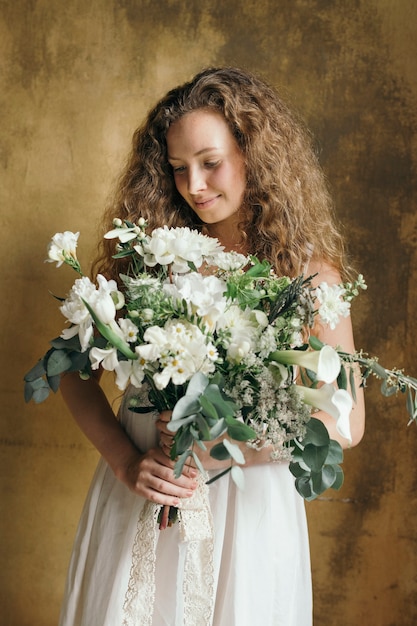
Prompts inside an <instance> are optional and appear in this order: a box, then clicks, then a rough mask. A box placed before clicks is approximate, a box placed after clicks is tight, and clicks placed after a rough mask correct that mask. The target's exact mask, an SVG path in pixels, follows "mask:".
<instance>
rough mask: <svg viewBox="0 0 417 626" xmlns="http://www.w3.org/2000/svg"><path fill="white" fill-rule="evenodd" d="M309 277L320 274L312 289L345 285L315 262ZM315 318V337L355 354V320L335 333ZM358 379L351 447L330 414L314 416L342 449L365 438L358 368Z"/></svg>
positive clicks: (342, 323)
mask: <svg viewBox="0 0 417 626" xmlns="http://www.w3.org/2000/svg"><path fill="white" fill-rule="evenodd" d="M308 274H309V275H314V274H317V276H315V277H314V279H313V281H312V283H313V286H315V287H317V286H318V285H319V284H320V283H322V282H327V283H328V284H329V285H337V284H340V283H341V282H342V279H341V277H340V274H339V272H337V271H336V270H335V269H333V268H331V267H330V266H329V265H327V264H325V263H317V262H312V263H311V264H310V266H309V268H308ZM316 319H317V323H316V325H315V327H314V328H313V330H312V334H313V335H316V336H317V337H318V338H319V339H320V340H321V341H323V343H326V344H328V345H329V346H332V347H333V348H336V347H340V348H342V349H343V350H344V351H345V352H350V353H353V352H355V343H354V339H353V330H352V320H351V318H350V316H349V317H343V318H341V319H340V321H339V323H338V324H337V326H336V328H335V329H334V330H332V329H331V328H330V327H329V326H328V325H327V324H323V323H322V322H321V321H320V319H318V318H316ZM355 380H356V384H355V391H356V402H354V405H353V409H352V412H351V414H350V430H351V435H352V443H351V444H349V442H348V440H347V439H344V438H343V437H342V436H341V435H340V434H339V433H338V431H337V429H336V421H335V420H334V419H333V418H332V417H331V416H330V415H328V414H327V413H325V412H324V411H318V412H317V413H314V417H316V418H318V419H320V420H321V421H322V422H323V423H324V424H325V426H326V428H327V430H328V431H329V435H330V438H331V439H335V440H336V441H338V442H339V443H340V445H341V446H342V448H347V447H351V446H356V445H357V444H358V443H359V442H360V440H361V439H362V437H363V434H364V430H365V400H364V394H363V389H362V387H360V372H359V369H357V375H356V377H355Z"/></svg>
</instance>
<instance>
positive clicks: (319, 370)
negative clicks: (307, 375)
mask: <svg viewBox="0 0 417 626" xmlns="http://www.w3.org/2000/svg"><path fill="white" fill-rule="evenodd" d="M269 358H270V360H271V361H277V362H278V363H285V364H286V365H299V366H301V367H305V368H306V369H309V370H311V371H312V372H316V375H317V380H320V381H323V382H325V383H332V382H333V381H335V380H336V378H337V377H338V375H339V372H340V367H341V365H340V358H339V355H338V354H337V352H336V350H335V349H334V348H332V347H331V346H327V345H326V346H323V347H322V348H321V350H276V351H275V352H273V353H272V354H270V356H269Z"/></svg>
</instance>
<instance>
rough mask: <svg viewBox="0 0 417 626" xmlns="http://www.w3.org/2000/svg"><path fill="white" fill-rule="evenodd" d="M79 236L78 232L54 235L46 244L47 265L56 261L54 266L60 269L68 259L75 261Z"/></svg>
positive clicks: (67, 231)
mask: <svg viewBox="0 0 417 626" xmlns="http://www.w3.org/2000/svg"><path fill="white" fill-rule="evenodd" d="M79 234H80V233H79V232H78V233H72V232H71V231H69V230H66V231H65V232H63V233H56V234H55V235H54V236H53V237H52V240H51V241H50V243H49V244H48V258H47V259H46V261H47V262H48V263H54V262H55V261H56V262H57V263H56V266H57V267H60V266H61V265H62V264H63V263H65V262H66V261H67V260H68V259H69V258H72V259H74V260H76V259H77V254H76V248H77V242H78V237H79Z"/></svg>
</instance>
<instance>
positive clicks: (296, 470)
mask: <svg viewBox="0 0 417 626" xmlns="http://www.w3.org/2000/svg"><path fill="white" fill-rule="evenodd" d="M290 472H291V474H292V475H293V476H294V477H295V478H300V477H301V476H309V475H310V473H309V471H308V470H306V469H304V468H303V467H301V465H300V464H299V463H294V462H291V463H290Z"/></svg>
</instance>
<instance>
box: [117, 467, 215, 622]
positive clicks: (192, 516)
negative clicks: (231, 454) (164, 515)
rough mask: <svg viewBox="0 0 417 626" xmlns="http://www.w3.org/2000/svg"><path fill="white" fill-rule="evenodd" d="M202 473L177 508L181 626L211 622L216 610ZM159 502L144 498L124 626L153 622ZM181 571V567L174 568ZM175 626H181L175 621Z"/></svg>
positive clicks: (209, 522) (210, 526)
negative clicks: (181, 546)
mask: <svg viewBox="0 0 417 626" xmlns="http://www.w3.org/2000/svg"><path fill="white" fill-rule="evenodd" d="M206 480H207V477H206V476H202V475H199V477H198V487H197V489H196V490H195V492H194V494H193V495H192V496H191V498H187V499H186V500H183V501H182V502H181V507H180V508H179V511H178V519H179V522H178V523H179V534H180V540H181V542H182V543H184V544H186V546H185V547H186V554H185V561H184V572H183V587H182V594H183V597H182V606H183V609H184V610H183V619H182V625H181V626H196V624H205V625H207V626H208V625H209V624H211V622H212V619H213V609H214V570H213V551H214V533H213V519H212V515H211V511H210V503H209V489H208V487H207V485H206ZM160 509H161V506H160V505H156V504H153V503H151V502H147V503H146V504H145V506H144V507H143V509H142V513H141V515H140V517H139V519H138V524H137V531H136V536H135V540H134V543H133V548H132V566H131V569H130V578H129V583H128V588H127V591H126V595H125V601H124V605H123V612H124V620H123V626H151V624H152V615H153V607H154V603H155V569H156V546H157V543H158V536H159V532H165V533H166V532H169V528H167V529H166V530H163V531H160V530H159V527H158V514H159V511H160ZM178 575H180V572H178ZM178 626H179V625H178Z"/></svg>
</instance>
